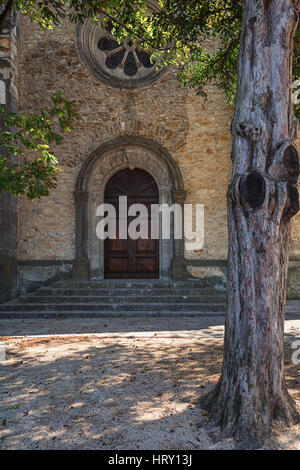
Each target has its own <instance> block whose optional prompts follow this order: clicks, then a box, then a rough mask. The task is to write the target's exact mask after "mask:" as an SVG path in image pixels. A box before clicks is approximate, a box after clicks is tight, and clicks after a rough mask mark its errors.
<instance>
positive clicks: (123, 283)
mask: <svg viewBox="0 0 300 470" xmlns="http://www.w3.org/2000/svg"><path fill="white" fill-rule="evenodd" d="M51 287H52V288H63V289H64V288H67V289H70V288H71V289H78V288H79V289H86V288H88V289H100V288H103V289H115V288H117V289H118V288H119V289H120V288H121V289H124V288H125V289H152V288H156V289H166V288H173V289H178V288H184V289H185V288H188V289H189V288H193V289H197V288H205V287H208V288H209V287H210V288H214V286H213V285H212V284H211V283H209V282H208V281H206V280H201V281H198V280H195V281H194V280H191V281H162V280H159V279H157V280H156V279H154V280H152V279H150V280H145V279H143V280H135V279H134V280H127V279H126V280H119V279H116V280H114V279H111V280H110V279H107V280H102V281H78V282H75V281H57V282H55V283H53V284H51Z"/></svg>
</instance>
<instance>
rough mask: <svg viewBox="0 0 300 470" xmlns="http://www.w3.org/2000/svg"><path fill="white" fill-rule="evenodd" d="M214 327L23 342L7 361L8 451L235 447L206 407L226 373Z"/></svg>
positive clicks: (3, 412) (4, 439)
mask: <svg viewBox="0 0 300 470" xmlns="http://www.w3.org/2000/svg"><path fill="white" fill-rule="evenodd" d="M217 331H218V328H217ZM209 332H210V333H209ZM215 333H216V331H215V330H214V328H213V327H211V328H209V329H207V334H206V335H203V336H202V337H199V339H198V338H195V336H186V337H182V338H174V337H172V335H170V337H165V338H164V337H152V338H138V337H137V338H124V337H118V338H105V337H97V336H92V335H91V336H90V337H82V336H81V337H77V336H73V337H68V338H66V337H65V338H63V337H48V338H46V337H40V338H32V337H31V338H22V339H15V340H14V342H13V346H12V347H8V351H7V361H6V363H4V364H3V365H2V366H1V378H0V387H1V408H0V417H1V418H0V419H1V422H0V424H1V423H2V426H1V441H0V442H1V446H2V448H15V449H21V448H26V449H54V448H57V449H59V448H60V449H62V448H68V449H79V448H82V449H93V448H95V449H195V448H206V449H207V448H217V447H220V446H222V448H226V446H227V447H229V448H230V446H231V445H232V443H231V442H230V441H228V442H227V441H226V442H225V441H223V442H222V443H217V444H216V443H215V442H214V436H213V435H211V434H209V433H208V432H207V430H206V429H205V423H206V418H205V416H202V414H201V410H200V409H199V405H198V404H197V402H198V398H199V396H200V395H201V393H202V392H203V391H205V390H207V389H208V387H211V386H212V384H214V383H215V382H216V381H217V379H218V376H219V373H220V368H221V361H222V349H223V348H222V339H221V338H217V337H216V336H215ZM218 334H219V333H218ZM295 372H296V369H295V367H292V366H289V373H288V384H289V386H292V388H293V392H294V391H295V390H296V391H297V393H299V385H298V387H297V389H295V384H294V382H293V383H292V380H294V379H293V375H292V373H295Z"/></svg>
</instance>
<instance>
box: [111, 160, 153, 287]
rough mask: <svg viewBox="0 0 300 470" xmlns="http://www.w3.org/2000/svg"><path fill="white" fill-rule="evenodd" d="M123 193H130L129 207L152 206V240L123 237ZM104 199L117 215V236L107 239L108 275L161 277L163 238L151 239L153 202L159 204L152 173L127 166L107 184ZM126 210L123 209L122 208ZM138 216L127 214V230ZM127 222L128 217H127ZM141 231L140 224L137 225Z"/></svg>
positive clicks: (128, 277)
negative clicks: (120, 205) (160, 253)
mask: <svg viewBox="0 0 300 470" xmlns="http://www.w3.org/2000/svg"><path fill="white" fill-rule="evenodd" d="M119 196H127V206H128V207H127V208H128V209H129V207H130V206H131V205H132V204H144V205H145V206H146V207H147V209H148V217H147V220H144V222H145V223H147V224H148V239H142V238H138V239H136V240H134V239H131V238H130V237H129V236H127V239H120V230H119V229H120V221H121V219H120V217H121V215H120V212H119ZM104 202H105V203H109V204H112V205H113V206H114V207H115V210H116V214H117V227H116V228H117V237H116V239H114V240H112V239H109V238H107V239H106V240H105V242H104V274H105V278H107V279H155V278H158V277H159V240H157V239H151V205H152V204H158V203H159V192H158V187H157V184H156V182H155V181H154V179H153V178H152V176H151V175H149V173H147V172H146V171H143V170H140V169H134V170H130V169H126V170H121V171H119V172H118V173H116V174H115V175H114V176H113V177H112V178H111V179H110V180H109V182H108V183H107V186H106V189H105V196H104ZM121 213H122V211H121ZM137 216H139V213H137V215H136V216H132V217H128V214H127V217H126V219H125V221H126V223H127V232H128V226H129V224H130V222H131V221H132V220H134V219H136V217H137ZM123 222H124V220H123ZM137 230H139V226H138V227H137Z"/></svg>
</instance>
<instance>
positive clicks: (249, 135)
mask: <svg viewBox="0 0 300 470" xmlns="http://www.w3.org/2000/svg"><path fill="white" fill-rule="evenodd" d="M262 130H263V126H262V124H261V123H260V122H253V121H242V122H239V123H238V125H237V133H238V134H239V135H240V136H242V137H245V138H246V139H248V140H249V141H252V142H257V141H258V140H259V139H260V137H261V134H262Z"/></svg>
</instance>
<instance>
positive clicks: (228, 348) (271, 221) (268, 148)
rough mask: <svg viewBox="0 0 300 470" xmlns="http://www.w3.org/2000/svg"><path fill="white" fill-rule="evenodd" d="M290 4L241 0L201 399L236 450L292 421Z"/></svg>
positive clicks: (293, 14)
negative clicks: (215, 289) (216, 311)
mask: <svg viewBox="0 0 300 470" xmlns="http://www.w3.org/2000/svg"><path fill="white" fill-rule="evenodd" d="M298 12H299V2H297V1H295V0H294V1H293V0H244V5H243V29H242V34H241V49H240V56H239V65H238V67H239V83H238V94H237V101H236V109H235V115H234V118H233V122H232V136H233V149H232V159H233V175H232V180H231V183H230V185H229V189H228V229H229V269H228V294H227V295H228V299H227V317H226V327H225V352H224V361H223V367H222V374H221V377H220V380H219V383H218V384H217V386H216V388H215V390H214V391H213V392H212V393H211V394H210V395H208V396H207V397H206V399H204V403H205V405H206V409H207V410H209V412H210V415H211V418H212V420H214V421H216V422H217V423H218V424H219V425H220V426H221V428H222V431H223V434H224V435H229V436H233V437H234V438H235V439H236V440H237V441H238V442H239V443H240V444H239V447H241V448H254V447H257V446H259V445H261V444H263V443H264V442H265V440H266V438H267V437H268V436H269V435H270V432H271V430H272V422H273V420H274V419H284V420H285V422H286V423H287V425H291V424H292V423H295V422H296V421H297V419H298V415H297V412H296V408H295V404H294V402H293V400H292V398H291V397H290V396H289V394H288V391H287V387H286V383H285V379H284V318H285V303H286V280H287V268H288V250H289V243H290V233H291V222H292V217H293V216H294V215H295V214H296V213H297V212H298V210H299V202H298V199H299V195H298V191H297V181H298V176H299V156H298V152H297V149H296V147H295V145H294V143H293V141H294V139H295V137H296V133H297V121H296V119H295V117H294V115H293V106H292V101H291V85H292V59H293V46H294V34H295V30H296V27H297V24H298Z"/></svg>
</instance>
